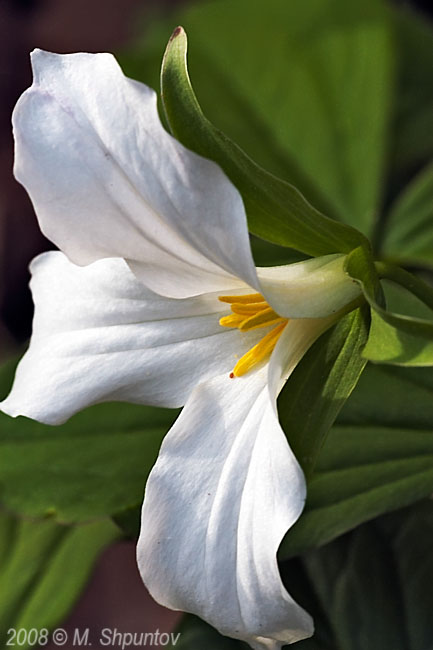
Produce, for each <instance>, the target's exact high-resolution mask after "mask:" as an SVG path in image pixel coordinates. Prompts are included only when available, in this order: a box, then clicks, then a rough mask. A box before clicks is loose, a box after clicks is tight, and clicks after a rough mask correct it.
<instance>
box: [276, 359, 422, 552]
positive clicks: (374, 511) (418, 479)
mask: <svg viewBox="0 0 433 650" xmlns="http://www.w3.org/2000/svg"><path fill="white" fill-rule="evenodd" d="M431 375H432V373H431V370H430V369H428V370H427V369H423V368H417V369H406V368H398V367H390V366H369V367H368V368H367V369H366V370H365V371H364V373H363V375H362V376H361V379H360V381H359V383H358V385H357V387H356V388H355V390H354V392H353V393H352V395H351V397H350V399H349V400H348V401H347V402H346V405H345V406H344V408H343V410H342V412H341V414H340V416H339V418H338V420H337V423H336V424H335V425H334V427H333V429H332V430H331V433H330V435H329V436H328V438H327V440H326V442H325V445H324V447H323V450H322V452H321V454H320V456H319V459H318V463H317V466H316V471H315V473H314V475H313V476H312V478H311V479H310V481H309V483H308V494H307V503H306V508H305V511H304V513H303V515H302V516H301V518H300V519H299V521H298V522H297V523H296V524H295V526H294V527H293V528H292V529H291V530H290V531H289V533H288V534H287V535H286V538H285V540H284V541H283V544H282V546H281V549H280V552H281V556H282V557H287V556H292V555H296V554H298V553H300V552H302V551H304V550H305V549H308V548H313V547H315V546H319V545H322V544H324V543H327V542H329V541H330V540H332V539H334V538H335V537H337V536H339V535H341V534H343V533H345V532H347V531H348V530H351V529H352V528H355V527H356V526H358V525H359V524H361V523H363V522H364V521H367V520H369V519H372V518H374V517H377V516H378V515H380V514H383V513H385V512H388V511H391V510H396V509H398V508H400V507H402V506H405V505H409V504H411V503H413V502H415V501H417V500H419V499H422V498H424V497H427V496H428V495H430V494H431V493H432V492H433V426H432V422H433V377H432V376H431Z"/></svg>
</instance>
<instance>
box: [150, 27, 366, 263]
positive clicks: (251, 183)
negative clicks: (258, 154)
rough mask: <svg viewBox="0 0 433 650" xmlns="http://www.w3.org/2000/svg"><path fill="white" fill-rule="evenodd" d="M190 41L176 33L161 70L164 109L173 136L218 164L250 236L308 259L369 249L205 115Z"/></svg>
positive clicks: (182, 33) (355, 233) (180, 30)
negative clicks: (191, 70) (194, 82)
mask: <svg viewBox="0 0 433 650" xmlns="http://www.w3.org/2000/svg"><path fill="white" fill-rule="evenodd" d="M186 57H187V37H186V33H185V31H184V30H183V28H182V27H177V28H176V29H175V30H174V32H173V34H172V36H171V38H170V41H169V43H168V45H167V49H166V51H165V55H164V59H163V63H162V69H161V94H162V103H163V106H164V110H165V113H166V116H167V121H168V124H169V126H170V129H171V131H172V133H173V135H174V136H175V137H176V138H177V139H178V140H179V141H180V142H182V143H183V144H184V145H185V146H187V147H188V148H190V149H192V150H193V151H195V152H196V153H198V154H200V155H202V156H205V157H207V158H210V159H211V160H214V161H215V162H217V163H218V164H219V165H220V166H221V167H222V169H223V170H224V172H225V173H226V174H227V176H228V177H229V178H230V180H231V181H232V182H233V183H234V185H235V186H236V187H237V188H238V190H239V192H240V193H241V195H242V198H243V200H244V204H245V209H246V212H247V217H248V226H249V229H250V231H251V232H252V233H254V234H255V235H258V236H259V237H262V238H263V239H267V240H269V241H271V242H274V243H277V244H280V245H283V246H287V247H290V248H295V249H296V250H298V251H301V252H303V253H305V254H307V255H312V256H318V255H327V254H330V253H348V252H350V251H351V250H353V249H354V248H356V247H358V246H360V245H365V242H366V240H365V238H364V236H363V235H362V234H361V233H359V232H358V231H357V230H355V229H354V228H351V227H350V226H347V225H344V224H342V223H339V222H337V221H334V220H332V219H329V218H327V217H325V216H323V215H322V214H321V213H320V212H318V211H317V210H316V209H315V208H314V207H313V206H312V205H310V203H309V202H308V201H307V200H306V199H305V198H304V197H303V196H302V194H301V193H300V192H299V191H298V190H297V189H296V188H295V187H294V186H293V185H290V184H289V183H286V182H285V181H282V180H280V179H279V178H277V177H275V176H273V175H272V174H270V173H268V172H267V171H265V170H264V169H262V168H261V167H259V166H258V165H256V164H255V163H254V162H253V160H251V158H249V157H248V156H247V155H246V154H245V153H244V152H243V151H242V150H241V149H240V148H239V147H238V146H237V145H236V144H235V143H234V142H232V141H231V140H230V139H229V138H228V137H227V136H226V135H224V133H222V132H221V131H219V130H218V129H216V128H215V127H214V126H213V125H212V124H211V122H209V120H208V119H207V118H206V117H205V115H204V114H203V112H202V110H201V108H200V105H199V103H198V101H197V98H196V96H195V94H194V91H193V89H192V86H191V82H190V79H189V75H188V68H187V58H186Z"/></svg>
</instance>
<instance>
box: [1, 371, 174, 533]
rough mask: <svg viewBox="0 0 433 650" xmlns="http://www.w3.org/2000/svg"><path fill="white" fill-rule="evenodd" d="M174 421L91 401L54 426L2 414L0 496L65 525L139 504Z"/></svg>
mask: <svg viewBox="0 0 433 650" xmlns="http://www.w3.org/2000/svg"><path fill="white" fill-rule="evenodd" d="M11 370H12V368H11V367H6V368H5V369H3V370H2V371H1V372H0V387H2V385H3V388H5V389H7V386H8V384H9V385H10V383H11V379H12V377H11ZM4 392H6V390H5V391H4ZM173 418H174V412H173V411H168V410H165V409H152V408H149V407H139V406H133V405H130V404H103V405H99V406H95V407H92V408H90V409H87V410H86V411H84V412H83V413H80V414H78V415H76V416H74V417H73V418H71V420H69V422H67V423H66V424H64V425H62V426H59V427H50V426H46V425H42V424H38V423H36V422H33V421H31V420H27V419H26V418H21V417H20V418H17V419H12V418H9V417H8V416H6V415H4V414H2V413H0V498H1V499H2V501H3V502H4V503H5V505H6V506H7V508H8V509H10V510H11V511H13V512H17V513H20V514H24V515H28V516H34V517H40V516H44V515H46V514H47V513H48V514H50V516H52V517H54V518H55V519H56V520H58V521H60V522H67V523H69V522H80V521H87V520H89V519H94V518H95V517H106V516H111V515H115V514H118V513H120V512H122V511H124V510H127V509H128V508H130V507H134V506H138V505H139V504H140V503H141V501H142V498H143V492H144V485H145V482H146V479H147V475H148V473H149V471H150V469H151V468H152V466H153V464H154V462H155V460H156V457H157V454H158V450H159V446H160V443H161V440H162V438H163V436H164V435H165V433H166V432H167V431H168V429H169V428H170V425H171V423H172V421H173Z"/></svg>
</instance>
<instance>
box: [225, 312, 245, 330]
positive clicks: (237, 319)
mask: <svg viewBox="0 0 433 650" xmlns="http://www.w3.org/2000/svg"><path fill="white" fill-rule="evenodd" d="M244 320H245V316H240V315H239V314H230V316H223V318H220V325H221V326H222V327H239V326H240V325H242V323H243V322H244Z"/></svg>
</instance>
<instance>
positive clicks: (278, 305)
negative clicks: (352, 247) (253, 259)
mask: <svg viewBox="0 0 433 650" xmlns="http://www.w3.org/2000/svg"><path fill="white" fill-rule="evenodd" d="M344 260H345V256H344V255H324V256H322V257H315V258H312V259H309V260H305V261H303V262H297V263H295V264H288V265H286V266H271V267H263V268H259V269H257V275H258V277H259V281H260V286H261V293H262V294H263V295H264V296H265V298H266V300H267V301H268V303H269V304H270V305H271V306H272V307H273V309H275V311H276V312H277V313H278V314H280V316H284V317H285V318H322V317H325V316H328V315H330V314H334V313H336V312H338V311H339V310H340V309H342V308H343V307H344V306H345V305H347V304H348V303H350V302H352V301H353V300H355V299H356V298H358V296H359V295H360V293H361V291H360V288H359V285H358V284H357V283H356V282H355V281H354V280H352V278H350V277H349V276H348V275H347V273H345V271H344V268H343V266H344Z"/></svg>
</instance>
